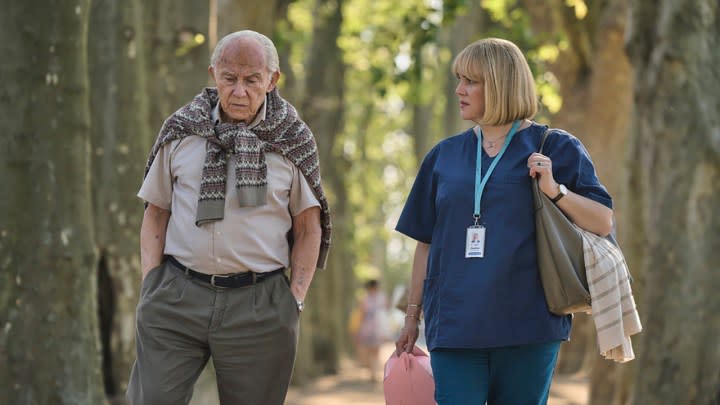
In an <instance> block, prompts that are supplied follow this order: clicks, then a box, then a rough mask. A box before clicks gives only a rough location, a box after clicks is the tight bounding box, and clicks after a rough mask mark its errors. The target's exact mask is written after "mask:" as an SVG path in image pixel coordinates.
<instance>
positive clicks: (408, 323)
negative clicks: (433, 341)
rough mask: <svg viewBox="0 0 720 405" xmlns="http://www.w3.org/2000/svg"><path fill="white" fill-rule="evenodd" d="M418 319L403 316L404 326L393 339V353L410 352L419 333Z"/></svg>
mask: <svg viewBox="0 0 720 405" xmlns="http://www.w3.org/2000/svg"><path fill="white" fill-rule="evenodd" d="M419 322H420V321H419V320H418V318H417V317H414V316H407V317H405V326H403V328H402V331H400V336H399V337H398V339H397V340H396V341H395V355H396V356H400V353H402V352H406V353H412V350H413V347H414V346H415V341H417V339H418V335H419V334H420V332H419V328H418V323H419Z"/></svg>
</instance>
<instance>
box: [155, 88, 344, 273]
mask: <svg viewBox="0 0 720 405" xmlns="http://www.w3.org/2000/svg"><path fill="white" fill-rule="evenodd" d="M217 103H218V93H217V89H215V88H212V87H207V88H205V89H204V90H203V91H202V92H201V93H200V94H198V95H197V96H195V98H194V99H193V101H191V102H190V103H189V104H187V105H185V106H184V107H182V108H180V109H179V110H177V111H176V112H175V113H174V114H172V115H171V116H170V117H169V118H168V119H167V120H166V121H165V123H164V124H163V126H162V129H161V130H160V134H159V135H158V138H157V140H156V141H155V145H154V146H153V148H152V150H151V151H150V157H149V158H148V162H147V166H146V167H145V175H146V176H147V173H148V171H149V170H150V166H151V165H152V162H153V160H154V159H155V156H156V155H157V153H158V151H159V150H160V148H161V147H162V146H163V145H165V144H167V143H168V142H172V141H174V140H177V139H182V138H184V137H186V136H192V135H195V136H200V137H203V138H205V139H207V150H206V155H205V165H204V166H203V172H202V180H201V183H200V197H199V201H198V210H197V216H196V222H195V224H196V225H197V226H200V225H202V224H205V223H208V222H212V221H217V220H221V219H223V217H224V211H225V188H226V180H227V156H228V155H229V154H234V155H236V156H237V167H236V173H237V190H238V199H239V200H240V206H242V207H255V206H260V205H264V204H265V203H266V202H267V195H266V193H267V165H266V163H265V152H275V153H279V154H281V155H283V156H284V157H286V158H287V159H288V160H290V162H292V163H293V164H294V165H295V166H296V167H297V168H298V169H299V170H300V172H301V173H302V174H303V175H304V176H305V178H306V179H307V181H308V183H309V184H310V187H312V189H313V192H314V193H315V196H316V197H317V199H318V200H319V202H320V209H321V225H322V242H321V245H320V256H319V257H318V267H320V268H324V267H325V262H326V260H327V254H328V250H329V248H330V234H331V229H332V226H331V223H330V210H329V207H328V203H327V199H326V198H325V193H324V192H323V188H322V184H321V183H320V160H319V158H318V151H317V145H316V143H315V138H314V136H313V134H312V132H310V128H308V126H307V125H306V124H305V123H304V122H303V121H302V120H300V118H299V117H298V114H297V111H296V110H295V108H294V107H293V106H292V105H291V104H290V103H288V102H287V101H285V100H284V99H283V98H282V97H280V95H279V94H278V91H277V89H274V90H273V91H271V92H270V93H268V95H267V99H266V103H267V106H266V117H265V120H263V121H262V122H260V124H259V125H258V126H256V127H255V128H253V129H248V127H247V126H246V125H245V124H244V123H219V124H218V125H215V123H214V122H213V119H212V110H213V108H214V107H215V105H216V104H217Z"/></svg>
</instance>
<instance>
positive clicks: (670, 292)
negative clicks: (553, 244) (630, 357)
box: [628, 0, 720, 404]
mask: <svg viewBox="0 0 720 405" xmlns="http://www.w3.org/2000/svg"><path fill="white" fill-rule="evenodd" d="M632 7H633V10H632V13H631V15H632V19H631V22H630V31H629V32H630V35H629V36H628V49H629V54H630V58H631V60H632V64H633V67H634V68H635V100H634V101H635V120H634V128H633V132H632V136H631V140H632V142H633V153H634V155H633V156H632V163H633V165H632V175H633V179H636V180H637V184H638V185H639V188H638V190H637V191H636V193H635V196H636V197H637V199H635V200H634V202H633V204H635V205H637V210H636V212H642V223H643V225H644V226H643V228H641V229H638V230H637V231H639V232H640V233H641V235H642V237H644V239H645V244H644V249H643V251H642V254H643V255H644V257H645V259H644V263H643V269H642V271H643V272H644V273H645V275H646V277H645V278H644V280H643V285H644V293H643V300H642V302H641V303H640V304H639V306H640V310H641V315H642V320H643V324H644V326H645V331H644V332H643V334H642V335H641V338H642V346H641V347H640V348H639V350H638V360H637V368H638V371H637V375H636V376H635V380H634V382H635V384H634V390H633V395H634V397H633V398H632V399H631V403H635V404H653V403H675V404H680V403H682V404H715V403H719V402H720V388H718V387H720V341H718V338H717V337H718V335H720V319H719V318H718V316H717V314H718V313H719V312H720V300H718V299H717V292H718V291H719V290H720V273H719V272H718V271H717V265H718V263H720V232H718V231H719V230H720V216H718V215H717V207H720V141H719V139H720V138H719V137H718V128H720V117H719V116H718V114H717V111H720V75H718V66H720V9H719V6H718V3H717V1H714V0H687V1H669V0H665V1H660V2H656V1H649V0H635V1H633V2H632ZM650 275H652V277H650Z"/></svg>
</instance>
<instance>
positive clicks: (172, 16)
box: [144, 0, 210, 155]
mask: <svg viewBox="0 0 720 405" xmlns="http://www.w3.org/2000/svg"><path fill="white" fill-rule="evenodd" d="M144 11H145V13H144V14H145V33H146V38H147V46H146V47H145V51H146V52H147V53H146V63H147V64H148V71H149V73H150V76H149V80H148V90H149V91H148V95H149V96H150V113H149V114H150V128H151V129H152V130H153V131H159V130H160V126H161V125H162V123H163V121H164V120H165V119H166V118H167V117H168V116H169V115H170V114H171V113H172V112H174V111H176V110H177V109H178V108H180V107H182V106H183V105H185V104H187V103H189V102H190V101H191V100H192V99H193V97H195V96H196V95H197V94H199V93H200V91H201V90H202V88H203V87H204V86H206V85H207V84H208V80H209V75H208V72H207V68H208V66H209V65H210V50H209V48H208V42H207V38H208V23H209V20H210V17H209V13H210V11H209V9H208V3H207V2H206V1H196V0H155V1H152V2H148V3H144ZM145 155H147V153H145Z"/></svg>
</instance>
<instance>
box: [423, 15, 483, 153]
mask: <svg viewBox="0 0 720 405" xmlns="http://www.w3.org/2000/svg"><path fill="white" fill-rule="evenodd" d="M468 7H469V8H468V10H467V12H466V13H465V14H463V15H459V16H457V17H456V18H455V20H454V21H453V23H452V25H451V26H450V27H449V29H446V30H444V31H443V32H442V34H441V38H442V39H441V41H442V43H443V44H444V46H446V47H447V48H449V49H450V54H451V55H450V60H449V63H448V64H447V65H446V67H445V71H444V72H443V73H444V74H443V75H441V77H446V78H447V80H446V81H445V115H444V122H443V126H444V129H445V134H443V135H445V136H449V135H454V134H457V133H459V132H461V131H464V130H466V129H467V128H469V127H471V126H472V125H473V124H472V123H471V122H469V121H464V120H463V119H462V117H461V116H460V106H459V104H458V98H457V95H456V94H455V88H456V87H457V79H455V78H454V77H453V76H452V73H451V72H450V68H451V67H452V61H453V60H454V58H455V56H457V54H459V53H460V51H462V50H463V49H464V48H465V47H466V46H468V45H470V44H471V43H472V42H474V41H476V40H478V39H480V37H481V35H482V33H483V32H485V30H487V23H488V16H487V14H486V13H485V11H484V10H483V9H482V7H480V2H478V1H473V2H470V5H469V6H468ZM419 165H420V163H419V162H418V166H419Z"/></svg>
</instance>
